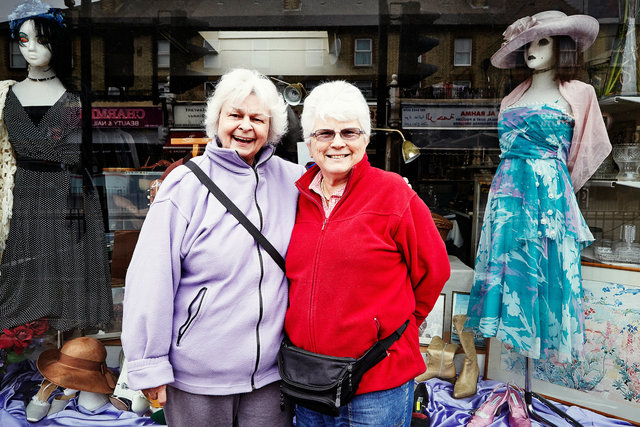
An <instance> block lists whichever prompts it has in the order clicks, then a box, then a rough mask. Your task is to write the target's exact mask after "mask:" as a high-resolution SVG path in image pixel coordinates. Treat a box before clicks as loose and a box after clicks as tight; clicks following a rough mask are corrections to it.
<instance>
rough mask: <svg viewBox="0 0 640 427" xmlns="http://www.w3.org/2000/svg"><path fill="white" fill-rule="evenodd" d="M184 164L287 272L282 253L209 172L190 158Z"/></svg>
mask: <svg viewBox="0 0 640 427" xmlns="http://www.w3.org/2000/svg"><path fill="white" fill-rule="evenodd" d="M184 165H185V166H186V167H188V168H189V169H191V170H192V171H193V173H194V174H195V175H196V177H198V179H199V180H200V182H202V183H203V184H204V185H205V187H207V188H208V189H209V191H210V192H211V194H213V195H214V196H216V198H217V199H218V200H219V201H220V203H222V205H223V206H224V207H225V208H227V210H228V211H229V213H230V214H231V215H233V216H234V217H236V219H237V220H238V222H239V223H240V224H242V225H243V226H244V228H246V229H247V231H248V232H249V233H251V235H252V236H253V238H254V239H256V241H257V242H258V243H259V244H260V246H262V247H263V248H264V250H265V251H267V252H268V253H269V255H271V258H273V260H274V261H275V262H276V264H278V266H279V267H280V268H281V269H282V271H285V272H286V270H285V262H284V258H282V255H280V253H279V252H278V251H277V250H276V248H274V247H273V245H272V244H271V243H270V242H269V241H268V240H267V238H266V237H264V235H263V234H262V233H261V232H260V230H258V228H257V227H256V226H255V225H253V224H252V223H251V221H249V218H247V216H246V215H245V214H243V213H242V211H240V209H238V207H237V206H236V205H235V204H234V203H233V202H232V201H231V200H230V199H229V198H228V197H227V195H226V194H224V192H223V191H222V190H221V189H220V187H218V186H217V185H216V184H215V183H214V182H213V181H212V180H211V178H209V177H208V176H207V174H206V173H204V171H203V170H202V169H200V167H199V166H198V165H196V164H195V163H194V162H192V161H191V160H189V161H188V162H187V163H185V164H184Z"/></svg>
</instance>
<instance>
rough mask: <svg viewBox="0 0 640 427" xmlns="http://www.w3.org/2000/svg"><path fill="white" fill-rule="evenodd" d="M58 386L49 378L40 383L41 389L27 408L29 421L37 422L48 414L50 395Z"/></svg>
mask: <svg viewBox="0 0 640 427" xmlns="http://www.w3.org/2000/svg"><path fill="white" fill-rule="evenodd" d="M56 388H58V386H57V385H56V384H54V383H52V382H51V381H49V380H48V379H46V378H45V379H43V380H42V382H41V383H40V389H39V390H38V392H37V393H36V394H35V395H34V396H33V397H32V398H31V401H29V404H28V405H27V408H26V413H27V421H29V422H32V423H35V422H38V421H40V420H41V419H43V418H44V417H46V416H47V413H48V412H49V408H50V407H51V404H50V403H49V397H51V394H52V393H53V391H54V390H55V389H56Z"/></svg>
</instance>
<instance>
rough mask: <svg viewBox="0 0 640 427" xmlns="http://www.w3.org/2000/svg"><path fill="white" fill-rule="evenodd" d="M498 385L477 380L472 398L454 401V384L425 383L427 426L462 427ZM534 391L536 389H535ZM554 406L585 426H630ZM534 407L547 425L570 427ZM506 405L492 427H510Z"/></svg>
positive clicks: (543, 408)
mask: <svg viewBox="0 0 640 427" xmlns="http://www.w3.org/2000/svg"><path fill="white" fill-rule="evenodd" d="M499 384H501V383H500V382H498V381H489V380H487V381H484V380H480V381H478V393H477V394H476V395H475V396H472V397H469V398H467V399H454V398H453V397H452V393H453V384H451V383H448V382H446V381H443V380H440V379H437V378H433V379H430V380H428V381H426V385H427V392H428V393H429V404H428V406H427V410H428V413H429V417H430V418H431V423H430V425H432V426H438V427H460V426H465V425H467V423H468V422H469V419H470V418H471V412H472V411H473V410H474V409H476V408H478V407H479V406H480V405H482V403H483V402H484V401H485V400H486V399H487V397H488V396H489V394H491V391H492V390H493V389H494V387H496V386H497V385H499ZM534 391H535V390H534ZM556 406H557V407H558V408H559V409H561V410H563V411H565V412H566V413H567V414H569V415H570V416H571V417H572V418H574V419H575V420H576V421H578V422H579V423H580V424H582V425H583V426H584V427H589V426H597V427H609V426H630V425H632V424H630V423H628V422H626V421H621V420H617V419H613V418H607V417H605V416H602V415H600V414H596V413H595V412H591V411H589V410H586V409H582V408H580V407H577V406H569V407H568V406H565V405H561V404H559V403H557V404H556ZM533 407H534V409H535V410H536V412H537V413H538V414H540V415H541V416H542V417H543V418H545V419H547V420H548V421H549V422H552V423H554V424H555V425H557V426H558V427H564V426H569V427H571V424H569V423H568V422H566V421H565V420H564V419H563V418H562V417H560V416H558V415H556V414H554V413H553V412H552V411H551V410H550V409H548V408H547V407H546V406H544V405H543V404H541V403H540V402H538V401H537V400H535V399H534V402H533ZM506 408H507V405H505V406H504V407H503V408H502V409H503V410H502V412H501V413H500V414H499V415H497V416H496V418H494V420H493V423H492V424H491V427H498V426H501V427H509V412H508V410H507V409H506ZM531 425H532V427H538V426H540V427H545V425H544V424H541V423H539V422H537V421H534V420H532V421H531Z"/></svg>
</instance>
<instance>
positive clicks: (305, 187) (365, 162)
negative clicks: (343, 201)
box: [296, 153, 371, 198]
mask: <svg viewBox="0 0 640 427" xmlns="http://www.w3.org/2000/svg"><path fill="white" fill-rule="evenodd" d="M370 169H371V165H370V164H369V158H368V157H367V154H366V153H365V155H364V157H363V158H362V160H360V161H359V162H358V163H356V164H355V165H354V166H353V168H351V172H350V174H349V180H348V181H347V186H346V187H345V189H344V195H343V198H344V197H345V196H348V195H349V191H350V190H351V188H353V186H354V185H356V184H357V183H358V182H359V181H360V180H361V179H363V177H364V176H365V175H366V173H367V171H369V170H370ZM319 170H320V167H319V166H318V165H317V164H315V165H313V166H312V167H311V168H309V170H308V171H307V172H305V174H304V175H302V177H301V178H300V179H299V180H298V181H297V182H296V186H297V187H298V190H300V192H303V193H308V192H309V185H311V181H313V178H314V177H315V176H316V174H317V173H318V171H319Z"/></svg>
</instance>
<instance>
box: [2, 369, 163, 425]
mask: <svg viewBox="0 0 640 427" xmlns="http://www.w3.org/2000/svg"><path fill="white" fill-rule="evenodd" d="M41 381H42V375H41V374H40V372H38V370H37V369H36V367H35V366H34V363H33V362H31V361H28V360H27V361H23V362H20V363H13V364H11V365H9V366H8V367H7V373H6V374H5V376H4V377H3V378H2V382H1V383H0V387H1V389H0V426H2V427H27V426H37V427H40V426H78V427H80V426H82V427H89V426H103V427H120V426H148V425H158V424H156V423H155V422H154V421H153V420H151V419H150V418H148V417H138V416H137V415H136V414H135V413H133V412H127V411H119V410H117V409H116V408H115V407H114V406H113V405H111V404H110V403H109V404H106V405H104V406H103V407H101V408H99V409H97V410H95V411H87V410H86V409H84V408H83V407H80V406H78V405H77V402H76V399H75V398H74V399H71V400H70V401H69V404H68V405H67V407H66V408H65V409H64V410H62V411H60V412H58V413H56V414H52V415H51V416H50V417H45V418H43V419H42V420H41V421H39V422H37V423H30V422H28V421H27V418H26V415H25V408H26V404H25V402H28V401H29V400H30V399H31V397H32V396H33V395H34V394H35V393H36V392H37V391H38V387H39V386H40V382H41ZM59 391H60V389H58V392H59ZM56 394H59V393H56Z"/></svg>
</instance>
